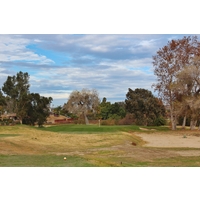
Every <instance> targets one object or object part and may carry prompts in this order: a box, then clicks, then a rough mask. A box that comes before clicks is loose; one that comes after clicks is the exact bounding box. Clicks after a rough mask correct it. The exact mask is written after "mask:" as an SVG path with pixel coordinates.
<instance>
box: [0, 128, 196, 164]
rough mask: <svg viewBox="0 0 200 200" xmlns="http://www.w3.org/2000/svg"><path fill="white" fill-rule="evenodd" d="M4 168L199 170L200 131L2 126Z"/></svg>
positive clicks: (0, 161) (0, 148) (0, 143)
mask: <svg viewBox="0 0 200 200" xmlns="http://www.w3.org/2000/svg"><path fill="white" fill-rule="evenodd" d="M0 166H1V167H192V166H193V167H197V166H200V132H199V131H198V130H193V131H191V130H187V129H186V130H181V129H180V130H176V131H171V130H170V129H169V128H168V127H164V126H163V127H139V126H135V125H126V126H123V125H121V126H120V125H119V126H103V125H102V126H98V125H77V124H67V125H66V124H65V125H53V126H45V127H42V128H38V127H33V126H27V125H15V126H0Z"/></svg>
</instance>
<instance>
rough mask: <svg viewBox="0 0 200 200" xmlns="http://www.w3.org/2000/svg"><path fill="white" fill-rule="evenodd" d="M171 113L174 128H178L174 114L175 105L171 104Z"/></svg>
mask: <svg viewBox="0 0 200 200" xmlns="http://www.w3.org/2000/svg"><path fill="white" fill-rule="evenodd" d="M170 115H171V124H172V130H176V116H175V115H174V109H173V105H170Z"/></svg>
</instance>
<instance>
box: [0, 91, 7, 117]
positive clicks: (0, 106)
mask: <svg viewBox="0 0 200 200" xmlns="http://www.w3.org/2000/svg"><path fill="white" fill-rule="evenodd" d="M6 105H7V104H6V98H5V96H3V93H2V91H1V89H0V115H1V114H3V111H4V109H5V106H6Z"/></svg>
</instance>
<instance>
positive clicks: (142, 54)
mask: <svg viewBox="0 0 200 200" xmlns="http://www.w3.org/2000/svg"><path fill="white" fill-rule="evenodd" d="M184 36H185V35H184V34H0V85H1V86H2V85H3V83H4V82H5V81H6V79H7V76H13V75H16V74H17V73H18V72H19V71H22V72H28V74H29V75H30V79H29V82H30V92H35V93H40V94H41V95H42V96H46V97H49V96H51V97H52V98H53V102H52V106H53V107H55V106H59V105H61V106H62V105H63V104H64V103H66V102H67V100H68V97H69V95H70V93H71V92H72V91H74V90H82V89H83V88H87V89H96V90H97V91H98V93H99V98H100V100H102V98H103V97H106V98H107V101H110V102H112V103H114V102H118V101H124V100H125V98H126V93H127V92H128V88H131V89H133V90H134V89H136V88H144V89H147V90H150V91H152V92H153V93H154V89H153V88H152V87H151V86H152V84H153V83H155V82H156V77H155V76H154V72H153V70H154V68H153V65H152V61H153V60H152V56H153V55H156V52H157V51H158V50H159V48H162V47H163V46H164V45H166V44H167V42H168V41H170V40H172V39H181V38H183V37H184ZM154 95H156V93H154Z"/></svg>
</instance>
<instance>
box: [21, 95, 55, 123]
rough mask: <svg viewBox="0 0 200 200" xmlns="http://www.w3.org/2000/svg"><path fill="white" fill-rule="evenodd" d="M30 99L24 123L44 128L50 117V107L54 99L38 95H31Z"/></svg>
mask: <svg viewBox="0 0 200 200" xmlns="http://www.w3.org/2000/svg"><path fill="white" fill-rule="evenodd" d="M28 98H29V101H28V104H27V113H26V117H25V118H24V123H25V124H30V125H34V124H35V123H37V124H38V126H42V125H43V124H44V123H45V122H46V119H47V117H48V116H49V106H50V104H51V102H52V100H53V99H52V98H51V97H43V96H40V94H38V93H31V94H29V97H28Z"/></svg>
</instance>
